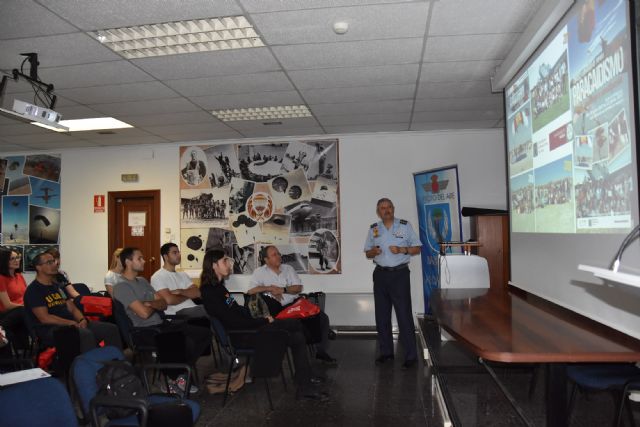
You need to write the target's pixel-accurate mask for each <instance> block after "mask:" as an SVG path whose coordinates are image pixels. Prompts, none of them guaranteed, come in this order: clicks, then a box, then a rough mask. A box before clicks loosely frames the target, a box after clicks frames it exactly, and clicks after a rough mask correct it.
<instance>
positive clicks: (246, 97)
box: [189, 91, 304, 110]
mask: <svg viewBox="0 0 640 427" xmlns="http://www.w3.org/2000/svg"><path fill="white" fill-rule="evenodd" d="M189 99H190V100H191V101H193V102H194V103H195V104H197V105H199V106H201V107H202V108H205V109H207V110H221V109H224V108H249V107H269V106H278V105H300V104H304V102H302V98H300V95H299V94H298V92H293V91H287V92H261V93H245V94H237V95H212V96H196V97H193V98H189Z"/></svg>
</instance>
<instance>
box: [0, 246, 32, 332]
mask: <svg viewBox="0 0 640 427" xmlns="http://www.w3.org/2000/svg"><path fill="white" fill-rule="evenodd" d="M21 264H22V256H21V255H20V254H19V253H18V252H16V251H12V250H9V249H6V248H1V249H0V326H2V327H3V328H4V330H5V331H6V332H7V335H8V336H7V338H8V339H9V341H10V342H13V343H14V344H17V343H16V342H15V339H16V338H17V337H22V340H19V341H23V340H26V336H27V331H26V327H25V324H24V302H23V297H24V292H25V290H26V289H27V284H26V282H25V281H24V277H22V274H21V268H20V266H21Z"/></svg>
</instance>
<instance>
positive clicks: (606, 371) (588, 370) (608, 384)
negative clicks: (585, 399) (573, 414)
mask: <svg viewBox="0 0 640 427" xmlns="http://www.w3.org/2000/svg"><path fill="white" fill-rule="evenodd" d="M639 375H640V368H638V367H636V366H635V365H634V364H631V363H629V364H607V363H593V364H588V365H568V366H567V376H568V377H569V378H570V379H571V380H572V381H573V382H575V383H576V384H578V385H579V386H581V387H586V388H590V389H593V390H607V389H614V388H619V389H622V388H623V387H624V386H625V384H626V383H627V382H628V381H629V380H630V379H631V378H633V377H636V376H639ZM638 386H639V387H640V381H639V382H638Z"/></svg>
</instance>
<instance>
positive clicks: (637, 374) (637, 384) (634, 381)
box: [567, 363, 640, 426]
mask: <svg viewBox="0 0 640 427" xmlns="http://www.w3.org/2000/svg"><path fill="white" fill-rule="evenodd" d="M567 377H568V378H569V379H570V380H571V381H572V382H573V387H572V390H571V396H570V398H569V404H568V410H567V414H568V416H569V422H570V421H571V418H570V417H571V411H572V409H573V405H574V401H575V394H576V390H578V389H580V390H581V391H611V392H612V393H613V395H614V399H616V400H617V402H618V404H617V410H616V419H615V423H614V425H615V426H619V425H621V422H622V413H623V412H624V408H625V407H626V408H627V409H629V407H628V406H625V402H626V400H627V397H628V394H629V393H630V392H631V391H633V390H638V389H640V368H638V367H637V366H636V365H635V364H632V363H584V364H573V365H568V366H567ZM628 415H629V416H630V420H631V422H632V424H633V414H631V413H630V412H629V413H628Z"/></svg>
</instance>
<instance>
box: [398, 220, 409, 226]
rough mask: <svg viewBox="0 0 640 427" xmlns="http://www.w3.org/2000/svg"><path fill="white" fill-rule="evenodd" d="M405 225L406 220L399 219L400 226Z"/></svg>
mask: <svg viewBox="0 0 640 427" xmlns="http://www.w3.org/2000/svg"><path fill="white" fill-rule="evenodd" d="M407 223H408V221H407V220H406V219H401V220H400V224H402V225H405V224H407Z"/></svg>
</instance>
